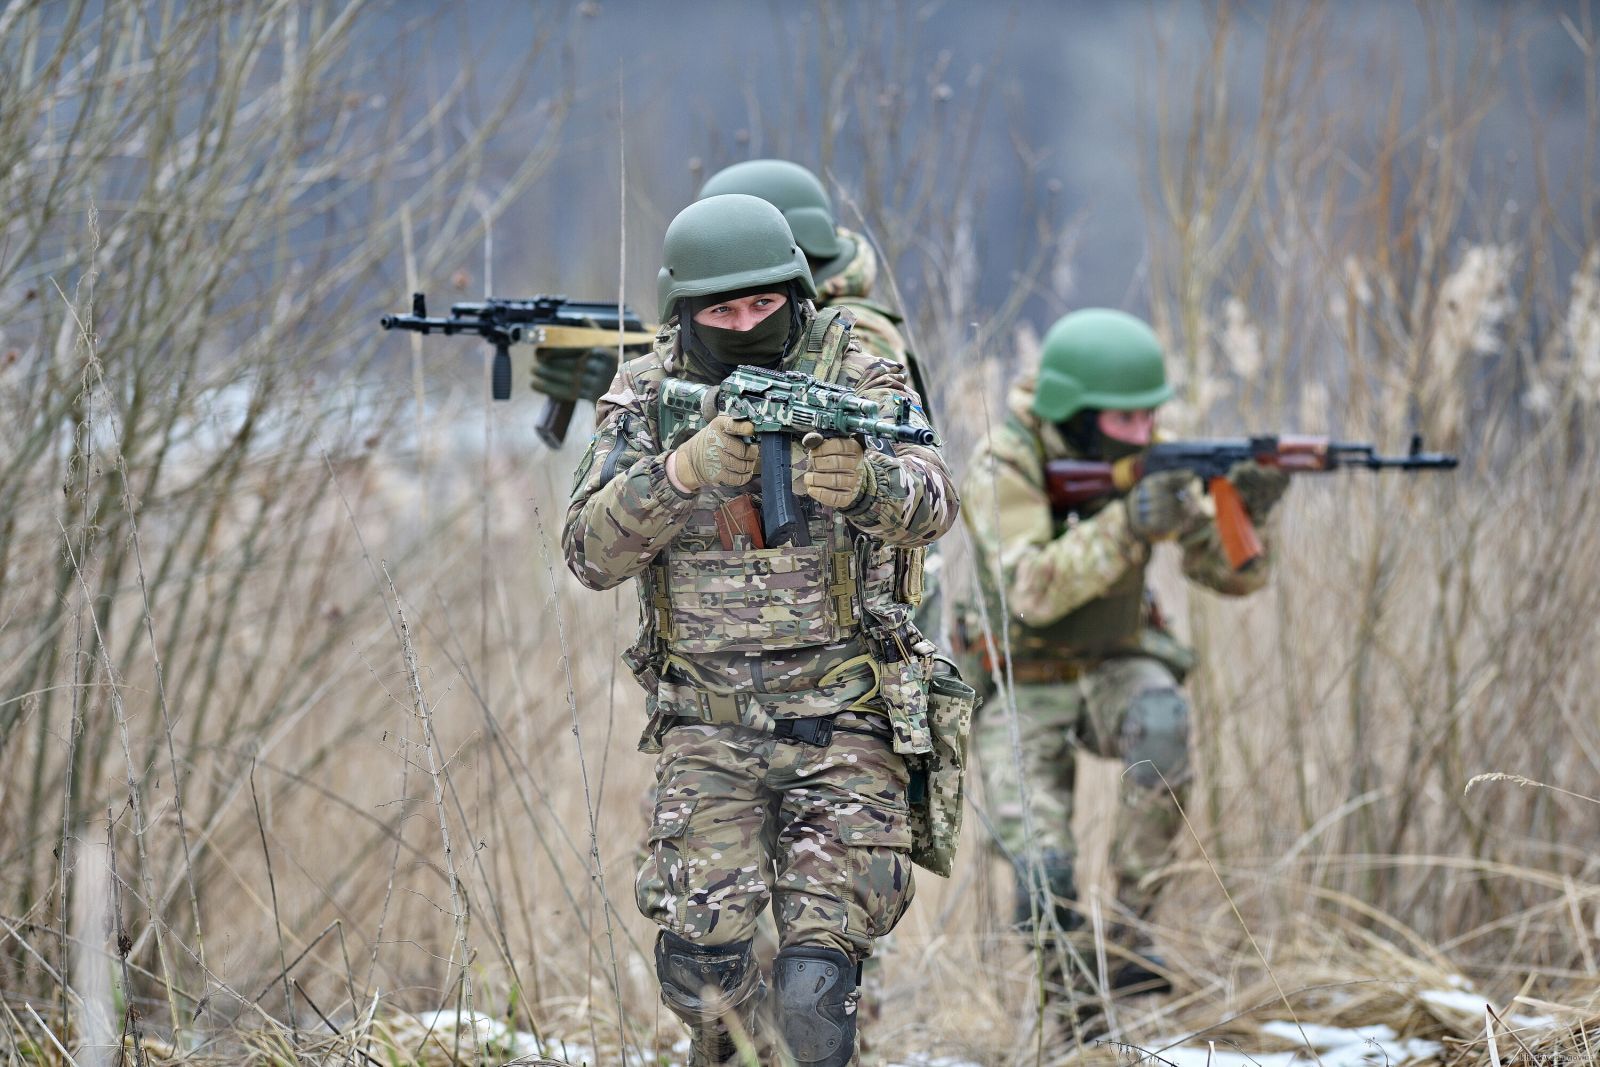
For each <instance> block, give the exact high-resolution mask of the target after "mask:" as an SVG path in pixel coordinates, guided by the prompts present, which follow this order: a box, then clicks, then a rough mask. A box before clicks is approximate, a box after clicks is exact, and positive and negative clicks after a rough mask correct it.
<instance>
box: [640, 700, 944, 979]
mask: <svg viewBox="0 0 1600 1067" xmlns="http://www.w3.org/2000/svg"><path fill="white" fill-rule="evenodd" d="M836 722H837V723H838V725H840V726H848V725H849V724H850V716H849V715H843V716H839V717H838V718H837V720H836ZM907 777H908V772H907V770H906V765H905V761H904V760H903V759H901V757H900V756H898V755H896V754H895V753H894V751H893V749H892V747H891V745H890V743H889V741H888V740H887V739H885V738H880V737H876V736H870V735H867V734H862V733H846V732H843V731H842V730H841V731H838V732H835V733H834V734H833V737H832V740H831V742H830V743H829V744H828V745H827V746H826V747H819V746H813V745H807V744H803V743H799V742H795V741H790V740H780V739H778V738H775V737H773V736H772V735H771V734H767V733H762V732H759V731H756V730H751V729H748V728H746V727H742V726H715V725H709V724H701V723H691V724H687V725H680V726H676V727H674V728H672V729H671V730H668V731H667V733H666V735H665V736H664V737H663V738H662V751H661V755H660V757H659V758H658V759H657V761H656V796H655V808H654V813H653V816H652V819H651V827H650V840H649V853H648V855H647V856H646V857H645V859H644V862H643V863H642V864H641V866H640V870H639V877H638V881H637V883H636V890H637V898H638V904H639V910H640V911H642V912H643V913H644V914H645V915H646V916H647V917H648V918H649V919H651V921H653V922H655V923H656V924H657V925H658V926H660V927H661V928H662V929H663V930H667V931H670V932H672V933H674V934H676V935H678V936H679V937H682V938H684V939H686V940H688V941H691V942H694V943H695V944H698V945H702V946H716V945H729V944H734V943H737V942H740V941H745V940H748V939H750V938H751V937H753V936H754V935H755V933H756V924H757V921H758V919H759V917H760V915H761V912H762V911H763V910H764V909H765V908H766V906H767V904H768V901H769V900H770V901H771V902H772V904H773V913H774V918H775V919H776V922H777V927H778V942H779V944H780V946H783V947H788V946H790V945H801V944H807V945H821V946H825V947H828V948H835V949H838V950H839V951H841V952H843V953H845V954H846V955H847V956H849V957H850V958H851V959H853V960H857V961H860V960H863V959H865V958H866V957H868V956H870V955H871V954H872V943H873V940H874V939H875V938H878V937H882V936H883V935H885V934H887V933H888V932H889V931H890V930H892V929H893V928H894V926H895V924H896V923H897V922H899V920H900V917H901V915H903V914H904V913H905V910H906V907H907V906H908V905H909V904H910V903H911V898H912V895H913V893H914V886H913V883H912V877H911V870H912V868H911V859H910V855H909V850H910V848H911V830H910V825H909V822H908V819H909V810H908V807H907V799H906V784H907Z"/></svg>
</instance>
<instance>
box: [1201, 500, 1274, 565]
mask: <svg viewBox="0 0 1600 1067" xmlns="http://www.w3.org/2000/svg"><path fill="white" fill-rule="evenodd" d="M1207 488H1208V489H1209V490H1210V492H1211V502H1212V503H1213V504H1215V505H1216V509H1217V536H1218V538H1219V539H1220V540H1221V541H1222V553H1223V555H1225V556H1227V557H1228V564H1229V566H1231V567H1232V568H1233V569H1234V570H1236V571H1242V570H1244V569H1245V568H1246V567H1248V566H1250V564H1252V563H1254V562H1255V561H1256V560H1258V559H1260V558H1261V556H1262V552H1263V549H1262V547H1261V538H1260V536H1258V535H1257V534H1256V528H1255V524H1254V523H1252V522H1251V521H1250V513H1249V512H1248V511H1246V510H1245V508H1244V499H1243V498H1242V497H1240V496H1239V490H1237V489H1235V488H1234V486H1233V483H1232V482H1230V481H1228V479H1226V478H1223V477H1220V476H1219V477H1216V478H1213V479H1211V481H1210V482H1209V483H1207Z"/></svg>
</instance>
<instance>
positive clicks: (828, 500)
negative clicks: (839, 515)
mask: <svg viewBox="0 0 1600 1067" xmlns="http://www.w3.org/2000/svg"><path fill="white" fill-rule="evenodd" d="M809 466H810V468H811V469H810V470H808V471H806V474H805V479H804V481H805V487H806V495H807V496H809V497H811V499H813V500H815V501H816V502H817V503H819V504H821V505H822V506H823V507H825V508H847V507H849V506H850V505H852V504H854V503H855V502H856V501H858V500H860V499H861V493H862V491H863V490H864V489H865V488H866V482H867V477H868V469H867V450H866V448H865V447H864V446H863V445H862V444H861V442H860V441H858V440H856V439H855V438H854V437H828V438H824V439H823V441H822V443H821V444H819V445H817V446H816V447H815V448H813V449H811V452H810V463H809Z"/></svg>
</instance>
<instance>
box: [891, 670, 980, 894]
mask: <svg viewBox="0 0 1600 1067" xmlns="http://www.w3.org/2000/svg"><path fill="white" fill-rule="evenodd" d="M934 671H935V673H934V674H933V677H932V678H931V679H929V681H928V726H929V732H930V733H931V735H932V740H933V748H932V750H931V751H929V752H927V753H926V754H924V755H921V756H915V757H911V758H910V759H909V760H908V761H907V762H908V763H909V764H910V765H911V787H910V797H909V799H910V802H911V860H912V862H913V863H915V864H916V865H917V866H919V867H922V868H925V869H926V870H930V871H932V872H933V873H934V874H937V875H940V876H941V877H944V878H948V877H950V870H951V867H952V866H953V865H954V863H955V858H956V847H957V845H958V844H959V843H960V840H961V803H962V777H963V775H964V774H965V772H966V765H967V734H968V732H969V731H970V730H971V727H972V706H973V701H974V697H975V694H974V693H973V690H972V687H971V686H969V685H967V683H965V682H963V681H962V680H961V675H960V674H958V673H956V667H955V664H953V663H951V662H950V661H949V660H947V659H945V658H944V657H942V656H941V657H937V658H935V660H934Z"/></svg>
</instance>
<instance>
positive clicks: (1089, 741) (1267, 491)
mask: <svg viewBox="0 0 1600 1067" xmlns="http://www.w3.org/2000/svg"><path fill="white" fill-rule="evenodd" d="M1171 396H1172V390H1171V388H1170V387H1169V386H1168V384H1167V377H1166V371H1165V368H1164V366H1163V362H1162V351H1161V344H1160V342H1159V341H1158V340H1157V338H1156V335H1155V334H1154V332H1152V331H1151V329H1150V328H1149V327H1148V326H1147V325H1145V324H1144V323H1143V322H1141V321H1139V320H1138V319H1136V318H1134V317H1133V316H1131V315H1126V314H1123V313H1122V312H1119V311H1110V310H1102V309H1091V310H1084V311H1077V312H1074V313H1072V314H1070V315H1067V316H1066V317H1065V318H1062V319H1061V320H1060V321H1058V322H1057V323H1056V324H1055V325H1054V326H1053V327H1052V328H1051V329H1050V332H1049V333H1048V334H1047V335H1046V337H1045V339H1044V345H1043V352H1042V355H1041V359H1040V368H1039V372H1038V375H1037V378H1036V379H1035V378H1033V377H1029V378H1027V379H1025V380H1023V381H1021V382H1020V383H1018V384H1017V385H1016V386H1015V387H1014V388H1013V390H1012V393H1011V396H1010V408H1011V410H1010V412H1009V414H1008V416H1007V418H1006V420H1005V422H1004V423H1003V424H1001V425H1000V426H998V427H996V428H995V429H994V430H993V431H992V432H991V433H990V435H989V437H988V439H987V440H985V441H984V442H983V443H982V444H981V445H980V446H979V448H978V450H977V452H976V454H975V455H974V457H973V461H972V466H971V468H970V469H969V470H968V473H967V480H966V483H965V485H964V487H963V489H964V496H965V505H964V507H963V509H962V510H963V512H964V514H965V516H966V521H967V525H968V527H969V528H970V529H971V531H972V536H973V542H974V545H975V547H976V550H977V558H976V564H975V565H976V567H977V571H978V575H979V579H980V584H982V585H983V587H984V595H985V597H986V599H987V604H988V608H989V610H988V618H989V620H990V625H991V628H992V629H993V634H992V639H990V638H986V637H985V635H984V633H983V630H982V625H981V619H980V616H978V615H977V614H976V613H975V612H973V611H971V610H966V609H964V610H963V612H962V618H961V630H962V637H963V642H962V643H963V645H964V646H965V647H966V648H967V649H969V650H970V651H972V652H974V653H976V654H978V655H980V656H982V658H983V661H984V663H983V668H984V669H983V670H977V669H974V670H972V671H969V672H968V673H969V675H979V674H981V675H982V676H983V677H984V678H991V677H992V676H993V675H994V674H995V673H996V669H997V668H999V667H1002V666H1003V663H1001V662H1000V656H999V654H998V653H999V644H1000V641H1001V635H1000V633H999V629H1000V626H1001V620H1002V618H1003V616H1002V614H1001V607H1000V605H1001V598H1000V597H999V596H998V595H996V594H997V593H998V592H1000V591H1001V590H1000V589H997V588H996V579H995V576H996V575H997V574H998V575H999V580H1000V582H1002V583H1003V592H1004V606H1005V610H1006V611H1007V612H1008V613H1009V622H1010V626H1009V647H1010V655H1011V669H1012V672H1013V673H1012V680H1013V692H1014V694H1015V698H1016V714H1017V728H1018V730H1019V732H1020V735H1021V763H1020V766H1019V765H1018V760H1017V757H1016V752H1015V749H1014V748H1013V744H1012V737H1011V729H1010V723H1009V722H1008V721H1007V720H1008V716H1007V715H1006V714H1005V713H1004V710H1003V708H1002V707H1001V706H1000V705H999V704H998V702H996V701H994V700H991V701H989V705H988V710H987V712H986V713H984V714H982V715H981V716H980V719H979V722H978V725H977V727H976V745H977V750H978V753H979V759H980V761H981V763H982V768H983V779H984V787H985V788H984V792H985V796H986V797H987V803H988V806H989V813H990V816H991V819H992V821H993V823H994V830H995V833H996V836H997V838H998V842H997V843H998V844H999V845H1000V847H1001V848H1003V849H1004V850H1005V852H1006V854H1007V856H1008V858H1010V859H1011V861H1012V863H1013V864H1014V865H1015V876H1016V894H1015V915H1014V918H1015V921H1016V922H1017V924H1018V925H1019V926H1020V927H1023V928H1024V929H1026V928H1029V924H1030V923H1031V920H1032V917H1033V916H1035V915H1045V914H1049V913H1051V912H1052V911H1053V912H1054V914H1055V917H1056V919H1057V921H1058V922H1059V923H1060V926H1061V928H1062V929H1066V930H1071V929H1073V928H1074V927H1075V926H1077V925H1078V924H1079V922H1080V921H1081V916H1080V915H1079V913H1078V911H1077V909H1076V908H1075V907H1074V905H1075V903H1076V900H1077V888H1076V884H1075V880H1074V864H1073V860H1074V848H1073V841H1072V829H1071V821H1072V792H1073V760H1074V756H1075V753H1076V752H1077V751H1078V750H1079V749H1080V748H1085V749H1088V750H1090V751H1092V752H1095V753H1097V754H1099V755H1101V756H1106V757H1112V758H1117V759H1120V760H1121V761H1122V762H1123V763H1124V764H1125V765H1126V767H1127V770H1126V773H1124V775H1123V776H1122V783H1123V784H1122V797H1121V808H1120V814H1119V822H1118V825H1117V829H1116V833H1115V835H1114V842H1115V844H1114V846H1113V856H1112V863H1113V867H1114V871H1115V874H1116V877H1117V898H1118V902H1119V904H1120V906H1121V908H1122V909H1124V915H1123V918H1124V919H1136V918H1140V917H1143V916H1144V915H1146V914H1147V913H1148V911H1149V908H1150V906H1151V904H1152V903H1153V899H1154V887H1153V886H1152V884H1151V878H1150V876H1151V875H1152V874H1153V872H1155V871H1156V870H1157V868H1158V867H1159V866H1160V864H1161V862H1162V860H1163V856H1164V854H1165V853H1166V851H1167V849H1168V847H1169V846H1170V845H1171V844H1172V843H1173V840H1174V838H1175V835H1176V832H1177V830H1178V827H1179V825H1180V824H1179V820H1178V817H1177V806H1176V801H1175V799H1174V796H1173V793H1172V792H1171V791H1169V788H1168V787H1171V790H1174V791H1177V794H1178V796H1179V797H1181V796H1182V791H1183V787H1184V784H1185V783H1186V781H1187V780H1188V776H1189V754H1188V731H1189V705H1188V702H1187V701H1186V700H1185V698H1184V695H1183V691H1182V690H1181V689H1180V686H1181V685H1182V683H1183V679H1184V676H1185V674H1187V672H1188V671H1189V669H1190V668H1191V667H1192V666H1193V657H1192V653H1191V652H1190V651H1189V650H1188V649H1186V648H1184V647H1182V646H1181V645H1179V644H1178V642H1177V641H1176V640H1174V639H1173V638H1172V637H1171V636H1170V635H1168V634H1167V632H1166V630H1165V628H1164V627H1163V624H1162V622H1161V618H1160V615H1159V613H1158V612H1157V610H1156V607H1155V601H1154V599H1153V597H1152V596H1151V593H1150V591H1149V590H1148V589H1147V588H1146V586H1145V569H1146V567H1147V565H1148V564H1149V562H1150V556H1151V551H1152V546H1154V545H1156V544H1158V543H1159V542H1162V541H1174V542H1176V543H1177V545H1178V546H1179V548H1180V549H1181V550H1182V553H1183V573H1184V574H1185V575H1186V576H1187V577H1188V578H1189V579H1190V580H1192V581H1195V582H1199V583H1200V584H1202V585H1205V586H1207V587H1209V588H1211V589H1214V590H1216V591H1217V592H1220V593H1223V594H1226V595H1229V596H1243V595H1245V594H1248V593H1251V592H1254V591H1255V590H1256V589H1259V588H1260V587H1261V586H1262V584H1263V583H1264V582H1265V581H1266V578H1267V568H1266V563H1267V561H1266V560H1265V559H1262V560H1260V561H1258V563H1257V564H1256V565H1255V566H1254V567H1252V568H1251V569H1249V570H1246V571H1244V572H1236V571H1234V570H1233V569H1232V568H1231V567H1230V566H1229V565H1228V562H1227V560H1226V559H1225V558H1224V556H1223V554H1222V551H1221V548H1220V544H1219V541H1218V537H1217V533H1216V527H1215V523H1214V522H1213V521H1212V517H1211V513H1210V511H1209V508H1210V504H1209V501H1208V500H1207V499H1206V498H1205V497H1204V495H1203V494H1202V492H1201V490H1200V488H1199V483H1198V482H1197V481H1196V480H1195V479H1194V477H1193V476H1192V475H1191V474H1190V473H1189V472H1187V471H1169V472H1165V473H1160V474H1153V475H1151V476H1148V477H1146V478H1144V479H1142V480H1141V481H1139V482H1138V483H1137V484H1136V485H1135V486H1134V487H1133V489H1132V490H1131V491H1130V492H1128V493H1127V494H1125V495H1115V496H1108V497H1105V498H1103V499H1100V500H1097V501H1094V502H1092V503H1090V504H1088V505H1086V506H1083V507H1080V508H1079V509H1078V510H1076V511H1075V512H1072V513H1069V514H1052V509H1051V505H1050V502H1049V500H1048V498H1047V496H1046V493H1045V478H1044V465H1045V463H1046V461H1048V460H1052V459H1057V458H1062V457H1074V458H1080V459H1094V460H1116V459H1119V458H1122V457H1125V456H1131V455H1135V454H1137V453H1138V452H1139V451H1140V450H1141V449H1143V448H1145V447H1147V446H1148V445H1149V444H1150V443H1151V440H1152V434H1153V432H1154V427H1155V420H1156V409H1157V408H1158V407H1159V406H1160V405H1161V404H1162V403H1163V402H1165V401H1166V400H1167V399H1169V398H1170V397H1171ZM1229 478H1230V479H1231V480H1232V481H1233V482H1234V484H1235V485H1236V486H1237V487H1238V489H1239V491H1240V494H1241V496H1242V498H1243V500H1244V502H1245V505H1246V509H1247V510H1248V511H1249V513H1250V515H1251V517H1252V518H1253V519H1254V520H1255V521H1256V522H1257V523H1261V522H1263V521H1265V520H1266V518H1267V516H1268V515H1269V513H1270V512H1271V511H1272V508H1273V506H1274V504H1276V503H1277V501H1278V499H1279V497H1280V496H1282V494H1283V491H1284V489H1285V487H1286V486H1287V483H1288V478H1287V475H1285V474H1283V473H1282V472H1280V471H1277V470H1268V469H1266V468H1263V467H1260V466H1258V465H1256V464H1255V463H1243V464H1239V465H1237V466H1235V467H1234V468H1233V470H1232V471H1231V472H1230V473H1229ZM991 692H992V687H991ZM1024 802H1026V803H1028V804H1029V805H1030V806H1031V815H1032V819H1031V821H1032V824H1033V833H1034V840H1033V841H1032V842H1031V843H1030V842H1029V841H1028V840H1027V837H1026V834H1025V833H1024V819H1023V815H1024V812H1023V804H1024ZM1030 850H1036V851H1033V855H1034V856H1036V857H1037V862H1038V864H1039V867H1040V870H1038V871H1037V872H1033V871H1030V870H1029V863H1030V860H1029V856H1030ZM1041 876H1042V877H1041ZM1041 883H1042V885H1041ZM1044 891H1047V892H1048V894H1049V897H1048V899H1045V898H1043V896H1042V893H1043V892H1044ZM1114 932H1115V933H1116V934H1117V935H1118V936H1119V938H1120V939H1121V940H1123V941H1128V942H1133V941H1135V940H1136V935H1134V934H1133V933H1132V932H1131V930H1130V928H1129V927H1128V925H1127V923H1126V922H1123V923H1118V924H1117V926H1116V927H1114ZM1125 947H1127V948H1128V949H1129V950H1130V951H1129V952H1127V953H1126V954H1124V956H1123V960H1124V962H1123V964H1122V966H1121V967H1120V973H1114V975H1113V985H1114V986H1116V987H1119V988H1130V987H1133V986H1139V985H1142V986H1143V988H1145V989H1147V990H1151V991H1153V990H1154V989H1156V988H1159V987H1160V986H1161V985H1162V984H1164V979H1162V978H1161V977H1160V976H1159V975H1157V974H1152V973H1151V971H1150V970H1149V969H1148V968H1149V967H1150V966H1156V965H1158V964H1159V959H1158V958H1154V957H1151V956H1149V954H1148V951H1147V950H1146V949H1144V948H1143V947H1142V946H1140V945H1137V944H1130V945H1127V946H1125Z"/></svg>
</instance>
